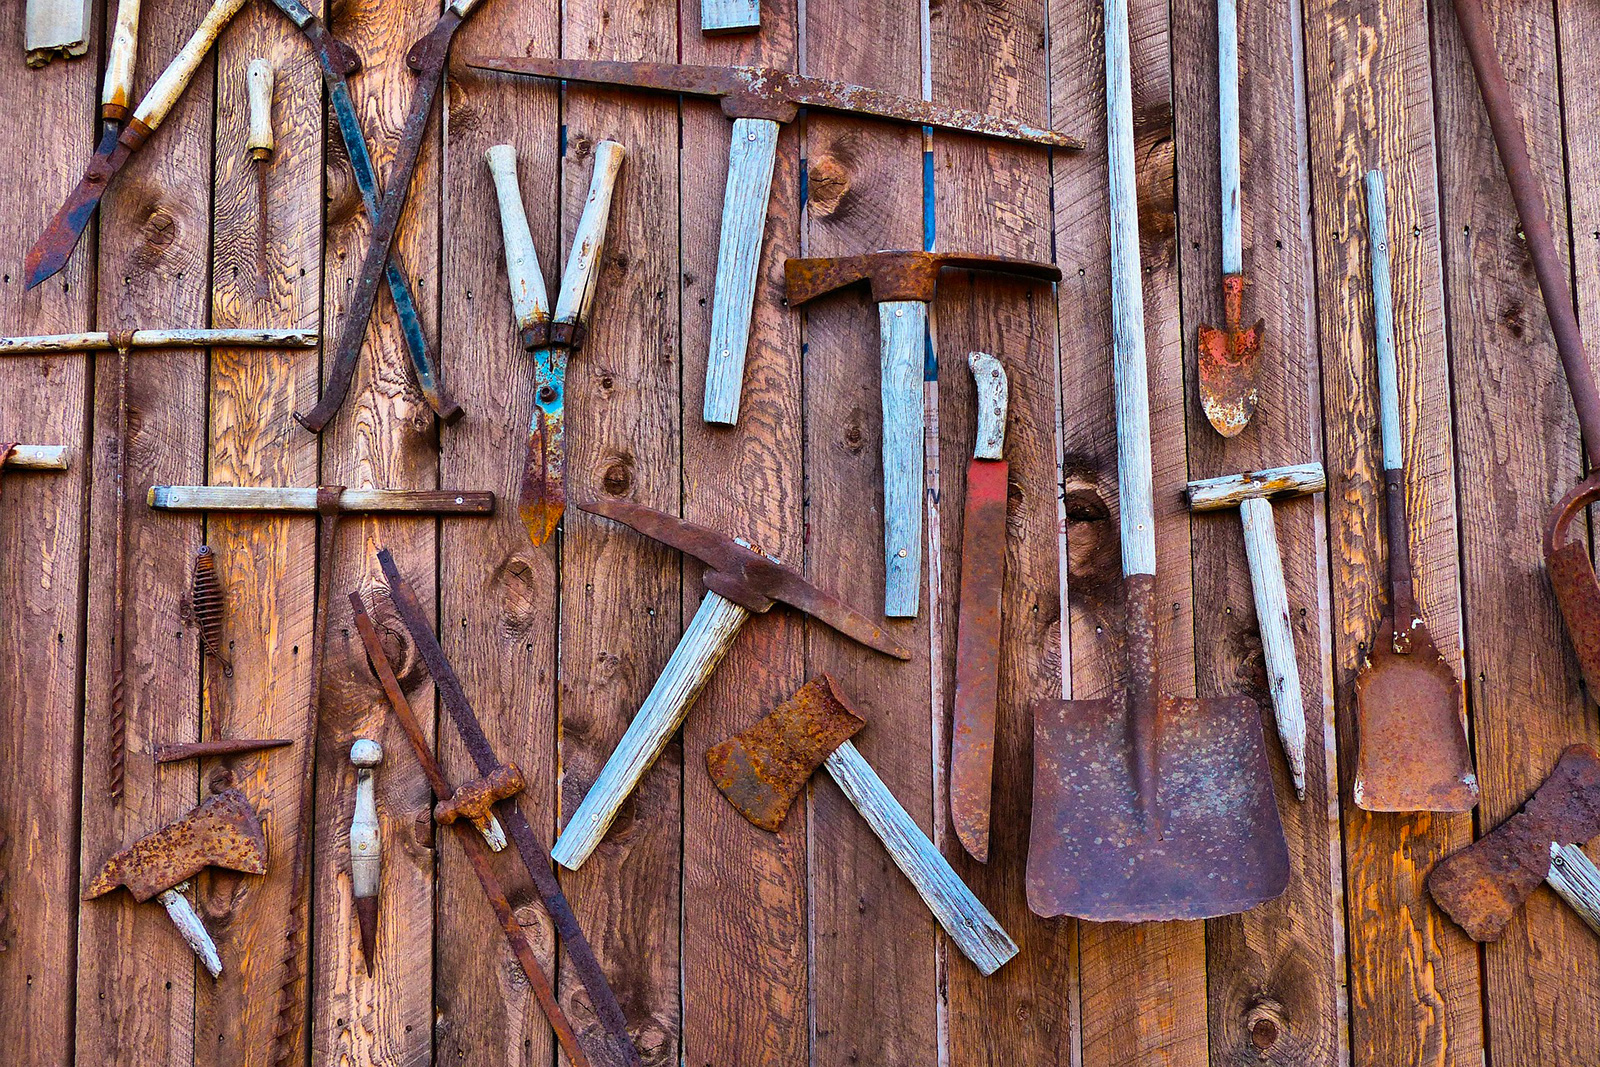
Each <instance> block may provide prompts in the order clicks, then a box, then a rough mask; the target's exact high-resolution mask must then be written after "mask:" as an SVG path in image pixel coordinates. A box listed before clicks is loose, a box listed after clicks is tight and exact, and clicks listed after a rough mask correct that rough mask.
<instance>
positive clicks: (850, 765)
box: [823, 741, 1017, 975]
mask: <svg viewBox="0 0 1600 1067" xmlns="http://www.w3.org/2000/svg"><path fill="white" fill-rule="evenodd" d="M823 766H824V767H826V768H827V769H828V774H829V775H831V776H832V777H833V780H834V781H835V782H837V783H839V788H840V789H841V790H843V792H844V795H845V796H846V797H847V798H849V800H850V803H851V804H854V805H855V808H856V810H857V811H859V812H860V813H861V817H862V818H863V819H866V820H867V825H868V826H870V827H872V832H873V833H875V834H877V835H878V840H880V841H882V842H883V846H884V848H886V849H888V850H889V855H890V856H891V857H893V859H894V863H895V866H896V867H899V868H900V870H902V871H903V872H905V876H906V877H907V878H909V879H911V884H912V885H914V886H916V888H917V892H918V893H920V894H921V895H922V899H923V900H924V901H926V902H927V905H928V908H929V910H931V911H932V912H933V916H934V918H936V919H938V920H939V925H940V926H942V927H944V931H945V933H947V934H949V935H950V940H952V941H954V942H955V943H956V946H957V947H958V948H960V949H961V952H962V954H963V955H965V956H966V957H967V959H969V960H971V961H972V962H973V963H974V964H976V965H977V968H978V970H979V971H980V972H981V973H983V974H986V975H989V974H993V973H994V972H995V971H997V970H999V969H1000V965H1001V964H1003V963H1005V962H1006V961H1007V960H1009V959H1010V958H1011V957H1013V956H1015V955H1016V954H1017V943H1016V942H1015V941H1013V940H1011V937H1010V935H1009V934H1007V933H1006V932H1005V930H1004V929H1003V928H1002V927H1001V926H1000V923H999V921H998V920H996V919H995V917H994V916H993V915H991V914H990V913H989V909H988V908H986V907H984V906H983V902H982V901H980V900H979V899H978V898H977V897H976V896H974V895H973V893H972V890H970V889H968V888H967V884H966V883H965V882H963V881H962V880H961V877H960V875H958V874H956V872H955V871H954V869H952V868H951V866H950V863H949V861H948V860H946V859H945V858H944V856H942V855H941V854H940V853H939V850H938V849H936V848H934V847H933V842H932V841H929V840H928V835H927V834H925V833H923V832H922V828H921V827H919V826H918V825H917V824H916V823H915V822H913V821H912V819H911V816H910V815H908V814H906V809H905V808H903V807H901V806H900V802H899V801H898V800H896V799H895V798H894V794H893V793H891V792H889V787H888V786H886V785H884V784H883V779H881V778H879V777H878V775H877V772H875V771H874V770H873V769H872V767H871V765H869V764H868V763H867V761H866V759H865V758H864V757H863V756H862V755H861V752H860V751H859V750H858V749H857V748H856V746H855V745H854V744H852V743H851V742H849V741H846V742H845V743H844V744H842V745H840V746H839V747H838V748H836V749H834V750H833V752H832V753H830V754H829V756H828V759H827V762H825V763H824V764H823Z"/></svg>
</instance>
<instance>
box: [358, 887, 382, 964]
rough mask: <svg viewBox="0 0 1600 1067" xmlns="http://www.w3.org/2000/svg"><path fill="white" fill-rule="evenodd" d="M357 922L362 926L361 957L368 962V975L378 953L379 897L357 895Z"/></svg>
mask: <svg viewBox="0 0 1600 1067" xmlns="http://www.w3.org/2000/svg"><path fill="white" fill-rule="evenodd" d="M355 906H356V922H357V923H358V924H359V925H360V926H361V958H362V959H363V960H364V961H365V962H366V964H367V977H368V978H371V977H372V967H373V964H374V962H375V961H376V960H377V954H378V898H377V897H356V898H355Z"/></svg>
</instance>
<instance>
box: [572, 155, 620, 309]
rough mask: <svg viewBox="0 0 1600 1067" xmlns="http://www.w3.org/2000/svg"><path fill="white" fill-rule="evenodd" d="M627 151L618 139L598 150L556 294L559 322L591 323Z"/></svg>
mask: <svg viewBox="0 0 1600 1067" xmlns="http://www.w3.org/2000/svg"><path fill="white" fill-rule="evenodd" d="M627 154H628V153H627V150H626V149H624V148H623V147H622V146H621V145H620V144H618V143H617V142H615V141H601V142H600V143H599V144H598V145H596V146H595V149H594V174H593V175H592V176H591V177H590V178H589V196H588V198H587V199H586V200H585V201H584V203H583V215H582V216H581V217H579V219H578V228H577V229H576V230H574V231H573V233H572V251H571V252H570V253H568V255H567V269H566V270H564V271H562V272H561V291H560V293H559V294H557V296H556V310H555V317H556V321H557V322H570V323H579V322H587V321H588V319H589V309H590V308H592V307H593V306H594V292H595V289H596V287H597V286H598V285H599V282H600V253H601V252H602V251H603V250H604V249H605V244H606V224H607V223H608V222H609V221H610V219H611V194H612V192H613V191H614V190H615V189H616V187H617V173H618V172H619V171H621V170H622V161H623V159H625V158H626V157H627Z"/></svg>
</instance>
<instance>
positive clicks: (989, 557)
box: [950, 459, 1009, 863]
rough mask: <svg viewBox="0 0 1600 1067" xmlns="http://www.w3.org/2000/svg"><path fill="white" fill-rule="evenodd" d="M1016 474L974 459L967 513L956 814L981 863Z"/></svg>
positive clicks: (953, 744)
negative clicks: (1011, 486) (1009, 504)
mask: <svg viewBox="0 0 1600 1067" xmlns="http://www.w3.org/2000/svg"><path fill="white" fill-rule="evenodd" d="M1008 471H1009V465H1008V464H1007V463H1005V462H1004V461H997V460H988V459H975V460H973V461H972V464H971V466H970V467H968V468H967V507H966V517H965V518H964V519H963V520H962V526H961V601H960V603H961V613H960V618H959V620H958V622H957V624H956V695H955V710H954V712H953V716H952V719H951V734H950V819H951V822H952V823H953V824H954V826H955V831H956V836H957V837H958V838H960V840H961V844H962V846H963V847H965V848H966V850H967V852H968V854H970V855H971V856H972V858H973V859H975V860H977V861H978V862H979V863H984V862H987V861H988V858H989V812H990V807H991V791H992V788H993V784H994V731H995V712H996V704H997V701H998V699H999V683H1000V594H1001V590H1002V588H1003V585H1004V582H1005V561H1006V495H1007V492H1008V483H1007V474H1008Z"/></svg>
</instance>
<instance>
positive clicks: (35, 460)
mask: <svg viewBox="0 0 1600 1067" xmlns="http://www.w3.org/2000/svg"><path fill="white" fill-rule="evenodd" d="M71 462H72V449H71V448H69V447H68V446H67V445H16V446H14V447H13V448H12V449H11V454H10V455H8V456H6V457H5V461H4V463H3V464H0V465H3V466H5V467H7V468H9V469H11V470H29V471H64V470H66V469H67V467H68V466H69V465H70V464H71Z"/></svg>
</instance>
